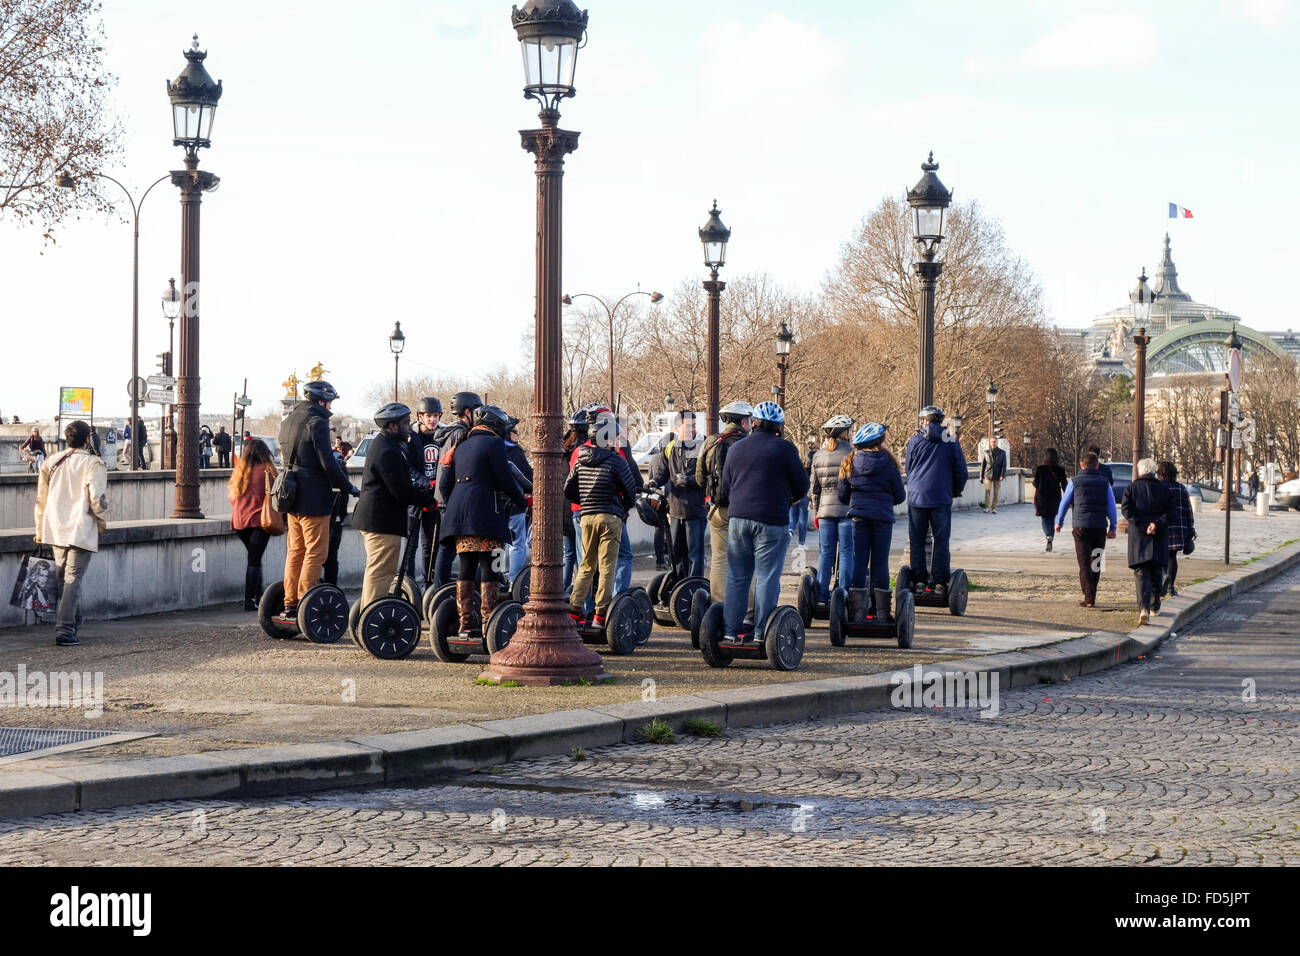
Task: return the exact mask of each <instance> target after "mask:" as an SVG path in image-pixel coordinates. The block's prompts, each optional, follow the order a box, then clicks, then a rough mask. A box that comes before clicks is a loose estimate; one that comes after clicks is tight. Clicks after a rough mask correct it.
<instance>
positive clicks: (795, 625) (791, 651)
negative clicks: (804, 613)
mask: <svg viewBox="0 0 1300 956" xmlns="http://www.w3.org/2000/svg"><path fill="white" fill-rule="evenodd" d="M803 639H804V631H803V621H802V620H801V619H800V617H799V612H798V611H797V610H796V609H795V608H792V607H790V606H789V605H788V604H783V605H782V606H781V607H778V608H777V609H776V610H775V611H773V612H772V615H771V616H770V617H769V618H768V619H767V626H766V627H765V628H764V629H763V643H764V644H765V645H766V649H767V662H768V663H769V664H771V665H772V666H773V667H775V668H776V669H777V670H779V671H792V670H795V669H797V668H798V667H799V662H800V661H802V660H803Z"/></svg>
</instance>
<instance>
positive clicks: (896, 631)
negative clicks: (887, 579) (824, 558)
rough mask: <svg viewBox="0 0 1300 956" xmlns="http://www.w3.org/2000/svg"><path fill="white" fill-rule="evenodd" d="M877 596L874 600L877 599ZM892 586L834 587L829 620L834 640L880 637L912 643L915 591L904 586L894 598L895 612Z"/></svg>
mask: <svg viewBox="0 0 1300 956" xmlns="http://www.w3.org/2000/svg"><path fill="white" fill-rule="evenodd" d="M873 596H874V603H873ZM889 597H890V595H889V590H888V589H887V588H881V589H880V590H877V591H874V592H873V591H872V590H871V589H870V588H849V590H848V591H847V592H846V591H845V590H844V589H843V588H835V589H834V590H833V591H831V599H830V602H829V604H828V607H829V623H830V632H831V644H832V645H833V646H834V647H843V646H844V644H845V641H846V639H847V638H850V637H878V638H885V639H887V640H888V639H890V638H893V639H894V640H896V641H897V642H898V646H899V647H903V648H907V647H911V646H912V634H913V631H914V627H915V622H914V617H915V614H914V610H915V604H914V601H913V596H912V592H911V591H909V590H907V589H905V588H900V589H899V591H898V595H897V597H896V598H895V601H894V605H895V606H894V613H893V614H892V615H891V614H890V613H889Z"/></svg>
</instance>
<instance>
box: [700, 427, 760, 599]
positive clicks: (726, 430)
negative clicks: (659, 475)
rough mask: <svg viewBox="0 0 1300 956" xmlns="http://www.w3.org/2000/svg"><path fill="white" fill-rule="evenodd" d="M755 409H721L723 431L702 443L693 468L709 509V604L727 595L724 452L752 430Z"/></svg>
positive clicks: (725, 460)
mask: <svg viewBox="0 0 1300 956" xmlns="http://www.w3.org/2000/svg"><path fill="white" fill-rule="evenodd" d="M753 414H754V406H752V405H750V404H749V402H729V403H728V404H726V405H724V406H723V407H722V411H721V412H720V413H719V414H718V417H719V418H721V419H722V431H720V432H719V433H718V434H716V435H710V436H709V437H708V438H706V439H704V445H703V446H702V447H701V449H700V457H699V460H698V461H697V462H696V465H695V483H696V484H698V485H699V486H700V487H701V488H703V489H704V496H705V498H706V499H707V500H708V501H709V502H710V504H711V505H712V507H710V508H709V519H708V520H709V546H710V552H711V553H710V555H709V600H711V601H713V602H714V603H715V604H717V603H720V602H721V601H722V600H723V598H724V597H725V595H726V593H727V527H728V520H729V517H730V516H729V515H728V513H727V509H726V508H725V507H723V506H722V505H721V504H719V503H718V495H719V493H720V491H721V490H722V472H723V470H724V469H725V468H726V466H727V452H728V451H730V450H731V449H732V448H733V447H734V446H735V444H736V442H738V441H740V440H741V439H742V438H744V437H745V436H746V435H748V434H749V431H750V428H751V427H752V420H751V416H752V415H753Z"/></svg>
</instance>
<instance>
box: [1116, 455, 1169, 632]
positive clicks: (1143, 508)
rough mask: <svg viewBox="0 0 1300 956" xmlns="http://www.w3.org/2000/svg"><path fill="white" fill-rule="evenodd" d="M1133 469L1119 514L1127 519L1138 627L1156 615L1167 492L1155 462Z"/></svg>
mask: <svg viewBox="0 0 1300 956" xmlns="http://www.w3.org/2000/svg"><path fill="white" fill-rule="evenodd" d="M1136 469H1137V476H1138V477H1137V480H1136V481H1132V482H1130V483H1129V486H1128V487H1127V488H1125V489H1124V500H1123V502H1122V503H1121V505H1120V511H1121V513H1122V514H1123V515H1124V517H1125V518H1127V519H1128V566H1129V567H1130V568H1132V569H1133V573H1134V575H1135V576H1136V577H1137V588H1138V599H1139V604H1140V607H1139V612H1138V624H1139V625H1142V624H1147V623H1149V622H1150V620H1151V615H1152V614H1158V613H1159V612H1160V589H1161V587H1160V586H1161V584H1162V583H1163V580H1164V576H1165V565H1166V564H1168V563H1169V539H1168V536H1167V534H1166V528H1167V524H1168V514H1169V489H1168V488H1166V487H1165V485H1164V483H1163V482H1161V481H1160V480H1159V479H1158V478H1157V477H1156V463H1155V459H1153V458H1143V459H1142V460H1141V461H1139V462H1138V463H1137V465H1136Z"/></svg>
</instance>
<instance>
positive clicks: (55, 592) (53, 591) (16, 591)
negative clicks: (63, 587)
mask: <svg viewBox="0 0 1300 956" xmlns="http://www.w3.org/2000/svg"><path fill="white" fill-rule="evenodd" d="M46 550H47V549H41V548H37V549H36V550H35V551H33V552H31V553H30V554H24V555H23V560H22V563H21V564H19V565H18V578H17V580H15V581H14V588H13V590H12V591H11V592H9V603H10V605H12V606H13V607H16V608H21V609H22V610H24V611H45V612H49V613H53V612H54V611H55V609H57V608H58V606H59V576H58V572H57V571H56V570H55V567H54V553H53V552H52V551H49V552H48V553H46Z"/></svg>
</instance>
